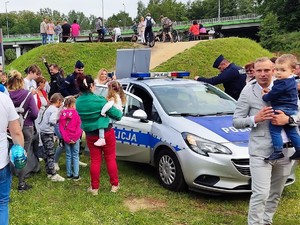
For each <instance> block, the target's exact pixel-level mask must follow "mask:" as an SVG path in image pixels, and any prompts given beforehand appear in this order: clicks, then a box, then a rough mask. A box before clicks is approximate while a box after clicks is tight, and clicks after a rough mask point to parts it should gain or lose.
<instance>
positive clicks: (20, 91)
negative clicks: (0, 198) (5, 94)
mask: <svg viewBox="0 0 300 225" xmlns="http://www.w3.org/2000/svg"><path fill="white" fill-rule="evenodd" d="M9 76H10V78H9V79H8V82H7V89H8V91H9V95H10V98H11V100H12V101H13V103H14V106H15V107H19V106H20V105H21V103H22V102H23V101H24V105H23V109H24V113H22V114H23V118H24V125H23V129H22V132H23V135H24V149H25V150H26V152H27V164H26V166H25V167H24V168H23V169H22V170H16V174H17V176H18V179H19V185H18V190H19V191H26V190H28V189H30V188H31V187H32V186H31V185H29V184H26V183H25V177H27V176H28V175H29V174H30V173H32V172H38V171H39V170H40V164H39V161H38V159H37V157H36V156H35V155H34V153H33V149H32V148H31V143H32V138H33V134H34V120H35V119H36V118H37V116H38V107H37V105H36V103H35V100H34V97H33V95H32V94H31V92H29V91H28V90H25V89H24V79H23V78H22V74H21V73H20V72H18V71H17V70H13V71H11V72H10V73H9Z"/></svg>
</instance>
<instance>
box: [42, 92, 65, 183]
mask: <svg viewBox="0 0 300 225" xmlns="http://www.w3.org/2000/svg"><path fill="white" fill-rule="evenodd" d="M63 101H64V98H63V96H62V95H61V94H60V93H55V94H53V95H52V96H51V98H50V105H49V106H48V107H47V108H46V109H45V111H44V113H43V114H42V116H41V120H40V122H39V125H40V132H41V133H40V134H41V140H42V142H43V146H44V157H45V158H44V159H45V166H46V172H47V174H48V178H49V179H51V181H64V180H65V178H63V177H61V176H60V175H59V174H57V173H56V171H55V168H54V153H55V149H54V126H55V124H56V123H57V120H58V118H57V117H58V116H57V115H58V108H59V107H60V106H61V104H62V102H63Z"/></svg>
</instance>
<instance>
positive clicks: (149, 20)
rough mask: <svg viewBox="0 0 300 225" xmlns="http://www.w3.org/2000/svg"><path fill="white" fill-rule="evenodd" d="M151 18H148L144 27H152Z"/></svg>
mask: <svg viewBox="0 0 300 225" xmlns="http://www.w3.org/2000/svg"><path fill="white" fill-rule="evenodd" d="M151 20H152V18H151V17H150V18H149V19H146V27H152V25H153V24H152V21H151Z"/></svg>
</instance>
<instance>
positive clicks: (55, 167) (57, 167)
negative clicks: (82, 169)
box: [54, 163, 60, 171]
mask: <svg viewBox="0 0 300 225" xmlns="http://www.w3.org/2000/svg"><path fill="white" fill-rule="evenodd" d="M54 169H55V171H59V169H60V168H59V165H58V163H54Z"/></svg>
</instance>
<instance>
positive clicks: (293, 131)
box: [270, 109, 300, 153]
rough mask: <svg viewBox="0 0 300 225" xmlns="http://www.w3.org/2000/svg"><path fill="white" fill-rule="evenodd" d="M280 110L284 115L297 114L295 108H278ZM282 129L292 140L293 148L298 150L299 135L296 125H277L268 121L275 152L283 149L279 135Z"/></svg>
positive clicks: (299, 144)
mask: <svg viewBox="0 0 300 225" xmlns="http://www.w3.org/2000/svg"><path fill="white" fill-rule="evenodd" d="M278 110H279V109H278ZM280 110H282V111H283V112H284V113H285V114H286V115H295V114H297V111H295V110H290V109H280ZM282 129H284V131H285V133H286V135H287V137H288V138H289V139H290V140H291V141H292V143H293V146H294V148H295V150H296V151H300V135H299V133H298V127H294V126H289V125H284V126H277V125H273V124H272V123H270V134H271V137H272V143H273V147H274V152H276V153H280V152H282V149H283V141H282V137H281V131H282Z"/></svg>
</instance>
